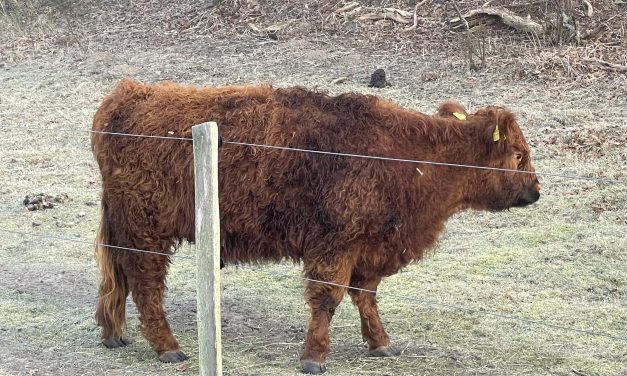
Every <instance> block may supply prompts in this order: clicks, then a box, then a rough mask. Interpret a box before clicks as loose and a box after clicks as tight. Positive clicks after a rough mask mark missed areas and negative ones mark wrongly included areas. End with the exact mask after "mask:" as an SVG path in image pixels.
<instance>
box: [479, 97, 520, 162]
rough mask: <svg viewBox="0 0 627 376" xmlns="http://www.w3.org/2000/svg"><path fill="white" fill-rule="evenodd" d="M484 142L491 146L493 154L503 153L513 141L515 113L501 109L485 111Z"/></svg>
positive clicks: (495, 108) (494, 108)
mask: <svg viewBox="0 0 627 376" xmlns="http://www.w3.org/2000/svg"><path fill="white" fill-rule="evenodd" d="M485 115H486V117H485V119H486V122H485V123H484V137H483V138H484V142H486V143H487V144H488V145H489V147H488V148H489V150H490V151H491V152H493V153H503V152H505V150H506V149H507V143H508V142H509V141H511V139H512V136H511V134H512V128H513V127H515V124H516V117H515V116H514V114H513V113H511V112H509V111H507V110H505V109H503V108H499V107H491V108H488V109H486V110H485Z"/></svg>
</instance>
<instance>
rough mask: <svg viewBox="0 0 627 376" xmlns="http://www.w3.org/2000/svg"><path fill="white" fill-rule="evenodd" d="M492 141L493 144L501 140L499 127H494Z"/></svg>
mask: <svg viewBox="0 0 627 376" xmlns="http://www.w3.org/2000/svg"><path fill="white" fill-rule="evenodd" d="M492 139H493V140H494V142H497V141H498V140H500V139H501V133H500V132H499V126H498V125H497V126H496V127H494V132H492Z"/></svg>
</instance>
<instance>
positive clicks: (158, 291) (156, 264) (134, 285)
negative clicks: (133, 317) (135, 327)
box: [126, 244, 187, 363]
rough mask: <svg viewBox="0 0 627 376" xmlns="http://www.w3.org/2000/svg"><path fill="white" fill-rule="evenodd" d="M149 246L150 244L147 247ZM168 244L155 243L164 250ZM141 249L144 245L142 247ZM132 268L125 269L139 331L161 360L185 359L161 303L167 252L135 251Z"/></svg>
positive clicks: (177, 360)
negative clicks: (165, 253) (135, 308)
mask: <svg viewBox="0 0 627 376" xmlns="http://www.w3.org/2000/svg"><path fill="white" fill-rule="evenodd" d="M151 248H152V247H151ZM169 248H170V246H169V244H167V245H164V246H162V247H158V248H157V249H158V250H159V252H168V251H169ZM144 249H145V248H144ZM133 257H136V258H137V259H136V262H135V263H131V264H134V267H133V268H129V270H127V271H126V272H127V275H128V281H129V285H130V288H131V291H132V296H133V301H134V302H135V304H136V305H137V310H138V311H139V319H140V321H141V325H142V333H143V335H144V337H146V339H147V340H148V342H149V343H150V345H151V346H152V348H153V350H154V351H155V352H156V353H157V354H158V355H159V359H160V360H161V361H163V362H169V363H177V362H181V361H183V360H185V359H187V356H186V355H185V354H184V353H183V352H182V351H181V349H180V347H179V344H178V342H176V339H175V338H174V335H172V331H171V330H170V325H169V324H168V321H167V319H166V316H165V310H164V307H163V302H164V297H165V289H166V287H165V277H166V274H167V271H168V265H169V263H170V261H169V257H168V256H162V255H154V254H145V253H141V254H139V253H136V254H133Z"/></svg>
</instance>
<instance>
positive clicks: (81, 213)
mask: <svg viewBox="0 0 627 376" xmlns="http://www.w3.org/2000/svg"><path fill="white" fill-rule="evenodd" d="M85 215H86V214H85V212H84V211H81V212H78V217H79V218H82V217H84V216H85Z"/></svg>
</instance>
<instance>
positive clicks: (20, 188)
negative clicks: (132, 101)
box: [0, 1, 627, 375]
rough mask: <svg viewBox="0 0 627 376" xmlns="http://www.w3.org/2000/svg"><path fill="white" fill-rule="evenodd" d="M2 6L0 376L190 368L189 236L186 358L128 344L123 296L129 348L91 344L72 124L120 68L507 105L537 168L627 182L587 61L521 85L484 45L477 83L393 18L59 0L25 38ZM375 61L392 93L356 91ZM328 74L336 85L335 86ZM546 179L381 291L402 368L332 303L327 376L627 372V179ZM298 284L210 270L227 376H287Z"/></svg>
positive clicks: (90, 264) (197, 79)
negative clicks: (168, 360)
mask: <svg viewBox="0 0 627 376" xmlns="http://www.w3.org/2000/svg"><path fill="white" fill-rule="evenodd" d="M235 3H237V4H241V5H242V9H241V12H240V13H242V12H244V11H247V10H248V8H246V6H248V5H249V3H247V2H239V3H238V2H233V3H228V4H235ZM460 3H462V5H464V4H465V3H464V2H460ZM2 4H3V5H4V7H3V9H4V12H3V13H0V25H2V26H1V27H2V30H4V31H6V30H13V32H12V33H3V34H2V37H1V38H0V40H1V44H0V52H1V54H0V87H1V88H2V90H0V122H1V124H0V127H2V126H6V127H10V128H8V129H7V128H3V129H2V130H0V131H1V132H2V135H3V136H2V137H0V160H2V161H3V163H1V164H0V181H1V182H2V183H1V184H0V317H1V319H0V343H2V344H3V348H4V350H5V351H4V354H5V356H4V358H3V362H2V363H1V364H0V374H1V375H4V374H6V375H57V374H64V375H101V374H105V373H106V374H107V375H125V374H133V375H136V374H145V375H166V374H173V373H175V372H187V373H189V374H196V373H197V369H198V367H197V358H196V355H195V354H196V352H197V347H198V344H197V339H196V326H195V325H196V318H195V317H196V311H195V310H196V303H195V299H196V296H195V274H196V273H195V263H194V259H193V256H194V250H193V248H191V247H188V246H184V247H183V248H182V249H181V250H180V251H179V255H181V256H188V257H190V258H185V257H178V258H175V259H174V264H173V266H172V269H171V273H170V276H169V279H168V285H169V291H168V298H167V302H166V307H167V310H168V313H169V320H170V323H171V325H172V326H173V330H174V332H175V334H176V335H177V338H178V339H179V341H180V343H181V345H182V347H183V349H184V350H185V351H186V352H187V353H188V354H190V355H191V359H190V360H189V361H188V362H187V363H185V364H184V365H183V366H181V365H168V364H161V363H159V362H158V360H157V359H156V357H155V356H154V354H153V352H152V351H151V350H150V349H149V346H148V344H147V343H146V341H145V340H144V339H143V338H142V337H141V335H140V334H139V333H138V320H137V314H136V310H135V307H134V306H133V304H132V303H130V304H129V307H128V317H129V320H128V328H127V330H128V336H129V337H130V338H131V339H132V340H133V341H134V342H133V343H132V344H131V345H130V346H129V347H127V348H125V349H120V350H107V349H105V348H103V347H102V346H101V345H100V344H99V341H98V328H97V327H96V325H95V322H94V320H93V312H94V307H95V301H96V293H97V288H96V283H97V279H98V271H97V268H96V266H95V262H94V259H93V254H92V247H91V246H90V245H89V244H87V243H90V242H91V241H92V239H93V236H94V234H95V231H96V228H97V225H98V206H97V205H94V204H95V203H97V202H98V200H99V194H100V181H99V177H98V172H97V170H96V168H95V165H94V161H93V159H92V157H91V152H90V146H89V133H87V132H82V131H85V130H88V129H90V127H91V125H90V122H91V117H92V116H93V113H94V111H95V109H96V108H97V106H98V104H99V103H100V101H101V100H102V98H103V96H104V95H105V94H106V93H107V92H108V91H109V90H110V89H111V87H112V86H113V85H114V84H115V82H117V81H118V80H119V79H120V78H121V77H122V76H124V75H130V76H133V77H135V78H137V79H140V80H145V81H158V80H161V79H172V80H176V81H180V82H185V83H190V84H202V85H219V84H225V83H238V84H244V83H267V82H271V83H273V84H274V85H276V86H287V85H295V84H298V85H305V86H308V87H317V88H319V89H323V90H328V91H330V92H333V93H339V92H345V91H359V92H365V93H375V94H377V95H381V96H384V97H386V98H389V99H391V100H394V101H396V102H398V103H400V104H402V105H404V106H407V107H411V108H414V109H418V110H421V111H425V112H433V111H434V110H435V108H436V106H437V103H439V102H440V101H441V100H444V99H447V98H456V99H458V100H460V101H462V102H463V103H465V104H466V105H467V106H468V107H470V109H476V108H478V107H480V106H483V105H486V104H491V103H494V104H500V105H505V106H508V107H510V108H511V109H512V110H513V111H515V112H516V113H517V114H518V116H519V118H520V123H521V124H522V126H523V128H524V131H525V134H526V136H527V139H528V140H529V142H530V144H531V145H532V149H533V153H534V154H533V156H534V161H535V165H536V169H537V170H538V171H540V172H551V173H561V174H569V175H581V176H589V177H606V178H610V179H617V180H622V181H623V182H625V181H626V180H627V174H626V173H625V171H626V170H627V146H626V142H627V121H626V120H625V119H627V111H626V110H625V103H624V98H625V95H627V89H625V88H626V87H627V82H626V81H627V80H626V78H625V76H624V75H621V74H618V73H611V72H601V71H590V72H588V71H586V72H583V71H582V72H581V73H580V74H579V76H563V77H561V78H559V79H556V77H557V76H559V75H560V74H561V73H560V72H561V71H560V70H559V69H557V68H555V69H556V70H555V71H554V72H555V77H550V76H551V74H550V71H543V72H548V74H547V76H546V77H544V78H539V77H535V76H534V77H524V78H523V79H520V78H519V76H518V75H516V72H518V69H519V68H520V67H524V66H525V64H526V63H525V58H524V56H525V54H527V56H529V51H526V50H525V51H522V49H524V48H525V47H516V45H515V44H507V45H505V44H503V45H499V46H503V48H504V49H510V50H516V49H517V48H518V49H519V50H518V51H519V55H520V56H519V57H517V58H509V57H505V56H503V55H500V54H498V52H497V51H494V52H493V55H491V58H490V60H489V65H488V67H487V68H486V69H485V70H484V71H481V72H475V73H472V74H469V73H468V72H467V71H466V68H465V63H464V60H463V57H462V56H461V55H459V54H457V53H450V52H446V51H444V52H442V51H439V50H438V49H435V50H433V49H432V48H433V46H436V47H437V46H438V45H439V46H441V48H440V50H447V49H449V48H450V47H451V43H454V42H455V40H456V39H455V37H450V36H448V37H447V36H446V33H445V32H442V33H435V34H433V35H434V36H432V37H431V38H429V34H423V33H420V32H416V33H414V34H402V33H397V34H393V35H392V34H390V32H389V30H390V28H392V27H394V26H393V25H390V24H385V23H384V24H378V25H376V26H372V25H367V24H364V25H361V24H357V26H356V28H357V29H356V30H352V31H350V32H348V31H346V29H343V28H346V27H349V26H350V25H348V26H347V25H343V26H342V27H343V28H342V27H339V26H338V27H337V32H336V33H331V32H330V31H329V28H330V26H325V29H323V30H322V31H320V32H319V33H317V34H315V33H310V32H308V30H310V29H307V28H305V27H304V26H302V28H301V29H298V27H297V26H298V25H297V26H294V29H292V30H291V31H286V33H287V34H286V36H285V37H284V38H282V39H279V40H278V41H273V40H269V39H261V38H259V37H257V36H255V35H252V34H250V32H249V30H248V29H244V28H242V27H241V26H238V25H240V24H239V23H237V22H235V21H233V20H232V19H231V18H232V16H230V15H229V14H227V13H225V11H224V10H220V11H213V10H210V9H205V8H199V7H200V5H199V4H200V2H196V3H194V2H191V1H190V2H188V3H185V4H183V5H181V8H180V9H179V12H180V13H181V15H179V16H176V15H175V13H173V12H172V13H168V12H169V11H171V10H172V9H170V8H166V9H165V10H160V9H161V8H154V9H153V10H154V11H155V13H154V19H156V20H158V21H159V22H156V21H155V23H154V25H153V24H147V22H150V20H147V18H138V17H137V14H138V13H135V14H133V13H132V12H130V11H129V9H131V10H133V11H135V10H137V8H138V7H139V8H140V7H145V8H146V9H147V10H150V9H152V8H150V7H151V6H154V4H152V3H151V2H148V1H146V2H133V3H129V4H126V5H125V7H126V8H124V7H123V6H122V5H120V6H116V5H114V4H109V3H106V2H103V3H102V4H101V5H98V4H95V3H90V2H86V3H85V5H84V6H83V8H78V6H72V7H70V8H69V9H71V13H70V17H66V16H63V17H61V16H59V15H60V14H61V13H60V12H62V11H63V9H68V8H67V6H71V5H73V4H72V3H71V2H68V3H65V6H66V8H62V7H59V6H56V5H55V4H56V3H53V2H50V3H46V4H47V5H46V4H44V5H46V6H47V7H46V8H45V12H40V13H39V14H38V12H37V11H35V12H30V13H28V12H26V13H21V15H20V16H19V17H26V18H28V17H31V18H30V19H32V17H34V16H36V15H39V16H40V19H39V20H40V23H39V24H30V25H31V26H30V28H27V27H24V26H23V22H22V23H20V22H21V21H19V19H18V18H16V16H15V11H11V12H9V11H7V10H6V9H9V8H8V6H6V5H7V4H9V2H6V1H5V2H2ZM12 4H13V5H15V4H14V3H12ZM286 4H288V5H289V4H290V3H289V2H287V3H286ZM33 6H41V4H38V3H33ZM107 7H108V8H107ZM194 7H196V8H194ZM123 8H124V9H123ZM33 9H42V8H33ZM194 9H200V10H198V11H197V16H198V17H201V16H203V14H205V18H199V19H205V20H214V21H215V25H216V26H215V27H213V26H211V25H209V23H207V22H205V23H202V22H201V21H198V24H197V25H201V26H198V27H197V28H196V29H194V30H196V32H194V33H191V32H190V33H187V34H185V33H184V32H181V33H180V34H179V35H173V34H172V33H169V32H168V30H167V27H166V26H163V25H165V23H163V22H166V21H168V20H170V21H171V22H174V23H175V24H176V25H178V23H177V22H182V20H184V19H185V18H186V17H187V18H189V15H190V13H189V12H192V11H193V10H194ZM282 9H283V8H282ZM320 9H321V10H320V11H321V12H324V11H325V9H323V8H320ZM619 10H620V9H619ZM285 11H286V12H287V10H285ZM330 11H332V9H327V10H326V12H327V13H326V14H328V13H329V12H330ZM220 12H222V13H220ZM64 14H67V13H64ZM147 14H152V13H150V12H148V13H147ZM168 17H170V18H171V19H170V18H168ZM177 17H178V18H177ZM229 17H231V18H229ZM425 17H427V16H425ZM434 17H435V16H434ZM425 19H426V20H425V22H427V23H428V22H433V25H435V24H437V22H436V21H438V20H437V19H435V20H434V21H433V20H432V21H429V19H428V18H425ZM16 22H17V24H16ZM229 22H231V23H233V25H235V26H233V28H229V27H231V26H229V25H231V24H230V23H229ZM16 25H18V26H19V25H21V26H20V27H19V28H18V27H17V26H16ZM37 25H40V26H41V25H46V26H45V27H43V26H41V27H40V26H37ZM137 25H140V26H141V27H144V29H142V28H141V27H140V26H137ZM142 25H143V26H142ZM309 27H310V26H309ZM334 27H335V26H334ZM440 27H441V26H440ZM141 30H145V31H144V32H143V33H142V32H141ZM146 30H153V32H147V31H146ZM177 30H178V29H177ZM298 30H301V31H298ZM302 30H305V31H307V32H305V31H302ZM377 32H378V33H380V34H377ZM378 35H379V36H378ZM511 35H513V34H511ZM359 38H362V39H359ZM377 38H379V39H377ZM390 38H391V39H390ZM512 38H514V36H512ZM505 42H506V40H505V39H503V40H501V41H499V43H505ZM421 45H424V46H427V47H428V49H427V47H424V48H422V47H421ZM403 46H405V47H403ZM618 47H619V48H623V47H621V45H619V46H618ZM581 48H584V49H587V48H590V46H585V47H581ZM599 48H600V47H599ZM570 50H574V51H578V53H579V52H581V50H578V49H575V48H570ZM453 51H454V49H453ZM521 51H522V52H521ZM620 51H623V52H624V49H623V50H619V52H620ZM523 52H525V53H523ZM542 53H543V54H549V53H555V56H560V55H559V51H554V50H550V49H547V50H545V51H543V52H542ZM534 58H535V59H541V56H540V55H537V56H535V57H534ZM531 61H536V60H531ZM542 66H543V67H548V66H549V64H545V65H542ZM378 67H382V68H385V69H386V71H387V72H388V75H389V79H390V81H391V82H392V84H393V86H392V87H389V88H386V89H382V90H377V89H373V88H368V87H367V83H368V79H369V74H370V73H371V72H372V70H373V69H374V68H378ZM543 69H544V68H543ZM546 69H548V68H546ZM339 77H348V78H347V80H346V81H345V82H344V83H342V84H339V85H336V84H332V83H331V82H332V81H333V80H334V79H336V78H339ZM37 128H47V129H50V128H52V129H57V131H56V132H50V131H40V130H39V131H38V130H36V129H37ZM66 129H74V130H80V131H79V132H66V131H63V130H66ZM541 180H542V184H543V197H542V198H541V200H540V201H539V202H538V203H537V204H536V205H534V206H532V207H529V208H525V209H520V210H518V209H517V210H512V211H509V212H505V213H499V214H487V213H463V214H461V215H459V216H456V217H455V218H453V219H452V220H451V221H450V222H449V224H448V226H447V233H446V234H445V236H444V237H443V238H442V240H441V243H440V245H439V247H438V248H437V249H436V250H435V251H434V252H433V253H432V254H430V255H429V257H428V258H427V259H425V260H424V261H423V262H420V263H416V264H413V265H410V266H409V267H408V268H407V269H406V270H405V271H403V272H402V273H400V274H398V275H395V276H393V277H390V278H388V279H387V280H386V281H384V283H383V284H382V286H381V289H380V294H379V295H380V298H379V300H380V307H381V311H382V316H383V320H384V323H385V324H386V328H387V329H388V332H389V333H390V335H391V336H392V339H393V342H394V344H395V346H396V347H398V348H399V349H400V350H402V355H401V356H400V357H398V358H393V359H373V358H369V357H368V356H367V350H366V347H365V345H364V344H363V343H362V340H361V335H360V333H359V320H358V316H357V313H356V310H355V309H354V307H352V306H351V304H350V303H349V302H348V301H345V302H343V303H342V305H341V306H340V308H339V310H338V312H337V314H336V316H335V318H334V321H333V324H332V330H331V336H332V352H331V354H330V356H329V358H328V364H327V365H328V368H329V371H328V374H330V375H364V374H368V375H627V350H626V349H627V347H626V346H625V343H626V342H627V340H626V339H625V338H626V337H627V276H626V275H625V270H626V268H627V253H626V251H627V185H625V184H624V183H623V184H606V183H595V182H587V181H580V180H571V179H561V178H555V177H548V176H544V177H543V176H541ZM39 192H45V193H48V194H52V195H56V194H59V193H62V192H65V193H67V194H68V195H69V197H70V201H69V202H68V203H65V204H60V205H59V206H58V207H56V208H54V209H49V210H45V211H34V212H29V211H27V210H26V209H25V207H24V206H23V204H22V199H23V198H24V196H25V195H26V194H28V193H39ZM7 231H13V232H19V233H23V234H25V235H23V234H15V233H10V232H7ZM34 235H54V236H57V237H65V238H71V239H73V240H77V241H79V242H69V241H64V240H58V239H50V238H40V237H36V236H34ZM81 242H87V243H81ZM298 277H299V268H298V266H293V265H289V264H285V265H267V266H255V267H242V268H226V269H225V270H224V271H223V288H224V290H223V298H222V299H223V301H222V309H223V312H222V315H223V345H224V348H223V353H224V368H225V374H229V375H264V374H280V375H290V374H294V375H296V374H299V370H298V358H299V355H300V353H301V351H302V343H303V339H304V333H305V330H306V322H307V317H308V310H307V307H306V305H305V304H304V300H303V298H302V281H301V280H300V279H299V278H298ZM455 307H464V308H468V309H472V310H474V312H472V311H468V310H461V309H459V308H455ZM494 314H498V315H504V316H514V317H519V318H526V319H530V320H535V321H541V322H544V323H547V324H555V325H560V326H567V327H572V328H576V329H581V330H586V331H592V332H601V333H606V334H608V335H611V336H615V337H622V338H623V339H622V340H620V339H615V338H608V337H603V336H592V335H587V334H583V333H578V332H574V331H565V330H562V329H558V328H554V327H549V326H546V325H538V324H532V323H528V322H524V321H521V320H514V319H511V318H504V317H498V316H497V315H494Z"/></svg>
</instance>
